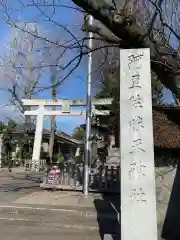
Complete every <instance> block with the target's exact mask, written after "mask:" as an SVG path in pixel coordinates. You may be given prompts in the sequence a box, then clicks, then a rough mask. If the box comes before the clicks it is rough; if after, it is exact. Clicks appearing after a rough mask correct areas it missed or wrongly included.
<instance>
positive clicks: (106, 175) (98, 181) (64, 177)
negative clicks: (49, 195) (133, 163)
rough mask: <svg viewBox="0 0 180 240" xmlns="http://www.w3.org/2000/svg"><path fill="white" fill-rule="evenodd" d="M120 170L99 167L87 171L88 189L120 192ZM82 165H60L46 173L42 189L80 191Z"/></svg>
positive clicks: (111, 167)
mask: <svg viewBox="0 0 180 240" xmlns="http://www.w3.org/2000/svg"><path fill="white" fill-rule="evenodd" d="M119 173H120V168H119V166H118V167H115V166H106V165H105V166H103V165H100V166H98V167H96V168H95V169H91V170H90V171H89V188H90V190H92V191H98V192H120V177H119V176H120V174H119ZM82 185H83V165H81V164H71V163H61V164H59V165H58V167H57V168H56V170H55V168H54V169H53V168H51V169H49V170H48V171H46V173H45V176H44V181H43V183H42V184H41V187H43V188H57V189H74V190H82Z"/></svg>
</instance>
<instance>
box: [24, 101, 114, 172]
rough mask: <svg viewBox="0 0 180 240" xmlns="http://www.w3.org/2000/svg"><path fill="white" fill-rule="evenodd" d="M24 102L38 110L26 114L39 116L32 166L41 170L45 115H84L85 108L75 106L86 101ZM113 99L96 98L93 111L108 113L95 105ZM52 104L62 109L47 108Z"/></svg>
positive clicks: (100, 113) (32, 168)
mask: <svg viewBox="0 0 180 240" xmlns="http://www.w3.org/2000/svg"><path fill="white" fill-rule="evenodd" d="M22 103H23V105H24V106H29V107H34V106H36V107H37V109H36V110H28V111H25V112H24V115H25V116H37V119H36V131H35V138H34V147H33V155H32V167H31V170H35V171H39V166H40V152H41V142H42V133H43V121H44V116H82V115H85V114H86V111H85V110H73V107H74V106H76V107H77V106H78V107H85V106H86V101H84V100H68V99H66V100H65V99H59V100H55V101H53V100H36V99H23V100H22ZM111 103H112V99H110V98H106V99H105V98H104V99H94V100H93V101H92V113H93V114H95V115H108V114H109V110H97V109H96V108H95V107H96V106H100V105H110V104H111ZM45 106H46V107H50V106H60V107H61V110H48V109H45Z"/></svg>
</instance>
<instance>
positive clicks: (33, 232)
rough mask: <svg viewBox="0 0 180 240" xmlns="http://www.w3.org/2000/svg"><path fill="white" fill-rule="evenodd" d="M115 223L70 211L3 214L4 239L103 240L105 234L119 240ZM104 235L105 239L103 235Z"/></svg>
mask: <svg viewBox="0 0 180 240" xmlns="http://www.w3.org/2000/svg"><path fill="white" fill-rule="evenodd" d="M118 230H119V225H118V222H117V221H115V220H104V219H103V220H102V219H101V220H97V219H96V218H94V217H83V216H80V215H78V214H71V213H69V212H61V213H60V214H59V215H57V213H55V214H53V213H51V214H50V213H49V212H48V211H47V212H46V211H42V212H41V213H40V212H38V213H37V212H34V213H33V212H29V213H28V214H27V213H26V212H23V213H18V212H16V211H15V210H14V211H13V212H9V213H8V212H1V213H0V233H1V238H2V239H3V240H6V239H7V240H10V239H14V240H26V239H27V240H36V239H37V240H41V239H42V240H46V239H48V240H49V239H51V240H56V239H60V240H61V239H62V240H71V239H72V240H85V239H87V240H88V239H89V240H93V239H94V240H101V239H104V238H103V237H104V235H105V234H109V235H110V236H113V239H114V240H115V239H116V240H117V239H119V235H118V234H116V231H118ZM100 234H101V236H100Z"/></svg>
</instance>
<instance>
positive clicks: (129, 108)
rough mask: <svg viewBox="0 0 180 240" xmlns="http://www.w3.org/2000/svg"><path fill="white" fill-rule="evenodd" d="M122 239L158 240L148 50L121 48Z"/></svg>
mask: <svg viewBox="0 0 180 240" xmlns="http://www.w3.org/2000/svg"><path fill="white" fill-rule="evenodd" d="M120 79H121V81H120V149H121V151H120V155H121V240H144V239H146V240H157V219H156V193H155V168H154V144H153V127H152V102H151V98H152V96H151V70H150V52H149V49H124V50H121V51H120Z"/></svg>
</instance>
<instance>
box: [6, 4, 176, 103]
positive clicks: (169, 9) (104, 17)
mask: <svg viewBox="0 0 180 240" xmlns="http://www.w3.org/2000/svg"><path fill="white" fill-rule="evenodd" d="M73 3H74V5H73ZM2 6H3V11H4V15H5V16H6V19H7V20H8V23H9V24H11V25H12V26H14V27H17V26H16V24H14V22H13V17H12V15H11V14H10V13H9V11H8V10H9V8H8V4H7V1H2ZM21 6H22V7H36V8H37V9H39V11H40V12H41V14H42V16H43V17H44V18H45V19H46V20H47V21H50V22H51V23H54V24H55V25H56V26H58V27H59V29H61V30H62V29H63V30H64V31H66V32H67V33H68V34H69V36H71V37H70V38H69V42H68V41H66V43H64V44H59V43H56V44H58V45H59V46H61V47H63V48H66V49H67V48H68V49H69V50H72V51H73V52H74V53H76V54H75V56H74V57H72V59H71V60H70V61H68V63H67V64H64V65H63V67H62V66H60V67H61V69H62V70H63V71H65V69H67V68H68V74H65V75H64V77H62V78H61V79H59V81H58V83H57V84H60V83H61V82H63V81H64V80H65V79H67V77H68V76H69V75H70V74H71V73H72V72H73V71H74V70H75V69H76V68H77V67H78V66H79V64H80V63H81V61H82V58H83V56H84V55H87V54H88V53H89V51H96V50H98V49H96V48H95V47H94V48H93V49H88V47H87V39H88V37H87V36H86V35H85V36H81V37H80V38H78V37H77V36H76V35H75V34H73V31H72V28H70V27H69V26H66V25H63V24H62V23H60V22H59V21H56V20H55V18H54V17H53V16H54V14H55V13H56V11H58V9H59V8H68V9H71V10H72V9H73V10H74V11H78V13H79V15H80V14H83V15H84V16H85V19H86V14H91V15H92V16H93V17H94V18H95V19H96V20H98V21H99V22H100V23H101V24H102V25H100V27H99V25H97V24H94V25H93V26H88V23H87V21H85V24H84V26H83V28H84V30H85V31H86V32H88V31H92V32H94V33H96V34H97V36H98V37H99V39H101V40H103V42H104V45H103V46H101V48H105V47H107V45H108V46H110V45H112V46H118V47H119V48H150V50H151V68H152V70H153V72H155V73H156V75H157V76H158V79H160V80H161V82H162V83H163V85H164V86H166V87H167V88H169V89H170V90H171V91H172V92H173V93H174V94H175V95H176V97H177V99H178V98H179V97H180V78H179V70H180V63H179V39H180V34H179V11H180V3H179V1H178V0H173V1H170V0H157V1H154V0H114V1H112V0H108V1H107V0H106V1H105V0H72V1H68V2H67V1H60V0H52V1H51V0H50V1H46V0H44V1H36V0H29V1H28V2H26V3H24V4H22V3H21ZM102 26H104V27H102ZM104 28H105V29H106V30H108V31H104ZM46 40H47V41H49V40H48V39H46ZM75 50H76V51H75ZM49 87H52V86H49Z"/></svg>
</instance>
